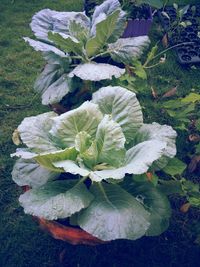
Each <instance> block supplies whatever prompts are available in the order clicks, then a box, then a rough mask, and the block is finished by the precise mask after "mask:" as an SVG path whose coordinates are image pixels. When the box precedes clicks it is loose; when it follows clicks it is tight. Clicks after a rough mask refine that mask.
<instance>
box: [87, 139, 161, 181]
mask: <svg viewBox="0 0 200 267" xmlns="http://www.w3.org/2000/svg"><path fill="white" fill-rule="evenodd" d="M165 148H166V144H165V142H161V141H157V140H150V141H145V142H142V143H140V144H138V145H136V146H134V147H132V148H131V149H129V150H128V151H127V152H126V158H125V162H124V165H123V166H122V167H120V168H113V169H108V170H103V171H94V172H91V173H90V178H91V179H92V180H93V181H95V182H99V181H101V180H103V179H108V178H113V179H122V178H124V176H125V174H126V173H128V174H142V173H145V172H147V171H148V169H149V167H150V166H151V165H152V163H153V162H154V161H155V160H157V159H159V158H160V157H161V156H162V154H163V151H164V149H165Z"/></svg>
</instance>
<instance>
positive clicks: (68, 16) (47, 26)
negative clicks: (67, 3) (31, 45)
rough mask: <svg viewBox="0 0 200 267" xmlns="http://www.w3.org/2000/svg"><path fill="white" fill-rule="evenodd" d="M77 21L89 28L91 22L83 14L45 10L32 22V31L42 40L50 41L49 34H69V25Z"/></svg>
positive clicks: (34, 17) (35, 16)
mask: <svg viewBox="0 0 200 267" xmlns="http://www.w3.org/2000/svg"><path fill="white" fill-rule="evenodd" d="M72 20H75V21H76V22H78V23H81V25H82V26H84V27H86V28H89V25H90V20H89V18H88V17H87V16H86V15H85V14H84V13H83V12H58V11H54V10H50V9H43V10H41V11H39V12H37V13H36V14H35V15H34V16H33V18H32V21H31V24H30V26H31V29H32V31H33V32H34V34H35V36H36V37H37V38H38V39H40V40H45V41H48V42H49V40H48V32H49V31H51V30H54V31H55V32H60V33H61V32H62V33H65V34H68V33H69V23H70V21H72Z"/></svg>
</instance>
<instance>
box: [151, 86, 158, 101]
mask: <svg viewBox="0 0 200 267" xmlns="http://www.w3.org/2000/svg"><path fill="white" fill-rule="evenodd" d="M151 93H152V96H153V98H154V99H157V98H158V94H157V92H156V90H155V89H154V88H153V87H152V86H151Z"/></svg>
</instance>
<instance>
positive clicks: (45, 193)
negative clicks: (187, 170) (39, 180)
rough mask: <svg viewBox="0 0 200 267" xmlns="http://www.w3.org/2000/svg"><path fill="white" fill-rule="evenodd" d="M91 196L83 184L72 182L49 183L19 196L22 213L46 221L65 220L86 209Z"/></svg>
mask: <svg viewBox="0 0 200 267" xmlns="http://www.w3.org/2000/svg"><path fill="white" fill-rule="evenodd" d="M92 199H93V196H92V194H91V193H90V192H89V191H88V190H87V188H86V186H85V185H84V184H83V183H80V184H77V181H74V180H71V181H70V180H68V181H66V180H63V181H54V182H49V183H47V184H46V185H44V186H42V187H40V188H37V189H31V190H29V191H27V192H26V193H24V194H23V195H21V196H20V198H19V202H20V204H21V205H22V207H23V208H24V212H25V213H28V214H31V215H34V216H38V217H41V218H44V219H47V220H56V219H59V218H67V217H69V216H71V215H72V214H74V213H76V212H78V211H80V210H81V209H83V208H86V207H87V206H88V205H89V204H90V202H91V201H92Z"/></svg>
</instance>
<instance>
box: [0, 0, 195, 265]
mask: <svg viewBox="0 0 200 267" xmlns="http://www.w3.org/2000/svg"><path fill="white" fill-rule="evenodd" d="M43 8H51V9H55V10H62V11H71V10H76V11H78V10H80V9H81V8H82V1H81V0H58V1H56V0H40V1H39V0H32V1H27V0H1V1H0V10H1V12H0V32H1V35H0V124H1V127H0V151H1V153H0V173H1V175H0V204H1V205H0V210H1V216H0V266H2V267H40V266H41V267H56V266H62V265H61V264H60V263H59V256H60V255H63V262H64V263H63V265H64V266H69V267H75V266H76V267H78V266H80V267H84V266H88V267H89V266H91V267H98V266H105V267H106V266H110V267H119V266H124V267H133V266H145V267H161V266H162V267H175V266H181V267H195V266H197V265H198V262H200V246H198V245H197V244H195V243H194V240H195V239H196V232H195V231H194V225H195V224H196V222H197V221H198V220H199V219H200V211H199V210H197V209H194V208H192V209H190V210H189V212H188V213H186V214H183V213H181V212H180V211H179V210H180V206H181V203H182V201H183V200H182V199H179V198H177V197H173V198H172V199H171V203H172V207H173V215H172V218H171V223H170V227H169V229H168V231H166V232H165V233H163V234H162V235H161V236H159V237H151V238H150V237H144V238H142V239H140V240H137V241H134V242H131V241H126V240H120V241H114V242H110V243H108V244H106V245H101V246H97V247H89V246H72V245H69V244H67V243H65V242H62V241H59V240H54V239H53V238H52V237H50V236H48V235H47V234H46V233H44V232H43V231H41V230H40V229H39V228H38V225H37V223H36V222H34V221H33V219H32V217H31V216H29V215H25V214H24V212H23V209H22V208H21V207H20V206H19V204H18V197H19V195H20V193H21V189H20V188H18V187H17V185H16V184H15V183H14V182H13V181H12V179H11V171H12V166H13V163H14V160H13V159H11V158H10V154H11V153H13V152H14V151H15V149H16V147H15V145H14V144H13V143H12V140H11V136H12V132H13V131H14V129H15V128H16V127H17V126H18V125H19V123H20V122H21V121H22V119H23V118H24V117H27V116H32V115H36V114H40V113H42V112H45V111H48V110H49V109H48V108H47V107H44V106H42V105H41V99H40V96H39V95H37V94H36V93H35V92H34V91H33V89H32V88H33V83H34V81H35V79H36V76H37V74H39V72H40V70H41V68H42V67H43V65H44V61H43V59H42V58H41V56H40V54H39V53H37V52H33V50H32V48H30V47H29V46H28V45H27V44H25V42H24V41H23V39H22V37H23V36H29V37H31V36H32V33H31V30H30V28H29V26H28V24H29V23H30V20H31V17H32V16H33V14H34V13H35V12H37V11H39V10H41V9H43ZM161 36H162V33H161V32H160V26H159V24H156V25H154V27H153V31H152V32H151V39H152V41H153V43H155V42H157V41H158V40H160V38H161ZM199 79H200V67H198V66H196V67H195V68H190V67H188V68H185V67H182V66H180V65H179V64H178V63H177V62H176V58H175V57H174V52H173V51H170V52H169V53H167V61H166V63H165V64H162V65H160V66H158V67H155V68H153V69H151V70H149V71H148V81H149V85H148V87H147V88H146V89H145V91H144V90H141V92H140V94H139V95H138V98H139V100H140V101H141V104H142V106H143V107H144V114H145V121H146V122H152V121H157V122H159V123H168V124H172V125H173V121H171V120H170V119H169V118H167V117H163V116H161V115H160V111H159V110H158V109H157V102H156V101H154V99H153V97H152V93H151V87H153V88H154V89H155V90H156V92H157V94H158V95H162V94H163V93H165V92H167V91H168V90H169V89H171V88H173V87H174V86H178V93H177V95H178V96H180V97H182V96H185V95H187V94H189V93H190V92H191V90H192V91H193V92H196V93H200V82H199ZM180 135H181V138H180V140H181V141H180V142H179V143H178V156H179V158H180V159H182V158H183V159H185V158H184V156H183V155H184V153H185V151H189V152H191V151H192V148H191V145H190V144H189V143H188V142H187V141H186V140H187V132H182V133H181V132H180ZM192 178H193V177H192ZM196 178H197V177H196V176H194V179H196Z"/></svg>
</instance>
